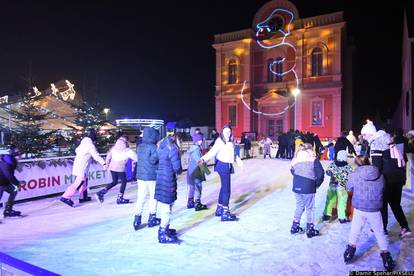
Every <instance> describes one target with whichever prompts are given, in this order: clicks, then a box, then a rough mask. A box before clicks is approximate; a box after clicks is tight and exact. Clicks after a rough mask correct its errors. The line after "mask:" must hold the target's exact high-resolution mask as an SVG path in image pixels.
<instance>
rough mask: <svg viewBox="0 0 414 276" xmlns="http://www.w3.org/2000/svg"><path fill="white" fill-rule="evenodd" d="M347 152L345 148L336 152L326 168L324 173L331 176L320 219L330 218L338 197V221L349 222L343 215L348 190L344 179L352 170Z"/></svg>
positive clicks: (346, 178)
mask: <svg viewBox="0 0 414 276" xmlns="http://www.w3.org/2000/svg"><path fill="white" fill-rule="evenodd" d="M347 160H348V153H347V152H346V151H345V150H341V151H339V152H338V154H337V156H336V161H335V162H333V163H331V164H330V165H329V166H328V168H327V169H326V174H327V175H329V176H330V177H331V181H330V182H329V188H328V192H327V195H326V203H325V211H324V212H323V218H322V220H324V221H327V220H330V219H331V216H332V209H333V208H334V207H335V204H336V201H337V199H338V207H337V210H338V219H339V222H340V223H347V222H349V220H348V218H347V217H346V215H345V210H346V203H347V199H348V191H347V190H346V181H347V180H348V175H349V174H350V173H351V172H352V167H351V166H350V165H349V164H348V162H347Z"/></svg>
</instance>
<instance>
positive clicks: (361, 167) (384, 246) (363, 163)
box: [344, 157, 395, 271]
mask: <svg viewBox="0 0 414 276" xmlns="http://www.w3.org/2000/svg"><path fill="white" fill-rule="evenodd" d="M355 163H356V164H357V165H358V167H357V168H356V169H355V171H354V172H352V173H350V174H349V176H348V182H347V183H346V187H347V189H348V191H351V192H353V196H352V206H354V208H355V209H354V214H353V218H352V224H351V232H350V234H349V244H348V245H347V248H346V250H345V253H344V261H345V263H350V262H351V260H352V258H353V257H354V255H355V251H356V244H357V239H358V236H359V233H360V232H361V229H362V227H363V226H364V223H365V221H368V223H369V224H370V227H371V229H372V231H373V232H374V234H375V238H376V239H377V242H378V246H379V248H380V250H381V257H382V260H383V264H384V267H385V269H387V270H388V271H390V270H392V269H393V268H394V267H395V263H394V261H393V260H392V257H391V254H390V252H389V251H388V240H387V237H386V235H385V233H384V231H383V223H382V217H381V209H382V205H383V198H384V189H385V179H384V176H383V175H382V174H381V172H380V171H379V169H378V167H376V166H372V165H370V162H369V159H368V157H356V158H355Z"/></svg>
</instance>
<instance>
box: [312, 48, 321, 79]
mask: <svg viewBox="0 0 414 276" xmlns="http://www.w3.org/2000/svg"><path fill="white" fill-rule="evenodd" d="M322 62H323V52H322V49H321V48H319V47H317V48H314V49H313V50H312V77H315V76H322V69H323V64H322Z"/></svg>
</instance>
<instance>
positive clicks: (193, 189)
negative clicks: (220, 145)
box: [187, 133, 207, 211]
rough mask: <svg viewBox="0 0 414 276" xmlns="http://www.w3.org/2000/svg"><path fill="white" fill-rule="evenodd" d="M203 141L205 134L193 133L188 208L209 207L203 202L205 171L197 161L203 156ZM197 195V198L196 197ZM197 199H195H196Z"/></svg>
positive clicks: (188, 181)
mask: <svg viewBox="0 0 414 276" xmlns="http://www.w3.org/2000/svg"><path fill="white" fill-rule="evenodd" d="M202 143H203V135H201V134H197V133H195V134H194V135H193V145H191V147H190V148H189V149H188V151H187V153H188V169H187V185H188V202H187V208H188V209H191V208H195V210H196V211H201V210H205V209H207V205H204V204H202V203H201V192H202V189H203V186H202V182H203V181H206V177H205V175H204V172H202V171H201V169H200V167H199V166H198V164H197V162H198V160H200V158H201V150H202V149H201V144H202ZM194 196H195V198H194ZM194 199H195V200H194Z"/></svg>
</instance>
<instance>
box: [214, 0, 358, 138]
mask: <svg viewBox="0 0 414 276" xmlns="http://www.w3.org/2000/svg"><path fill="white" fill-rule="evenodd" d="M346 45H347V43H346V23H345V22H344V20H343V13H342V12H337V13H332V14H326V15H320V16H315V17H311V18H303V19H302V18H300V16H299V12H298V10H297V8H296V7H295V6H294V5H293V4H292V3H291V2H289V1H284V0H274V1H270V2H268V3H267V4H265V5H264V6H262V7H261V8H260V9H259V11H257V13H256V15H255V17H254V19H253V24H252V27H251V28H249V29H244V30H241V31H236V32H231V33H225V34H218V35H215V40H214V44H213V47H214V49H215V50H216V91H215V98H216V127H217V129H221V128H222V127H223V125H224V124H228V123H229V124H231V125H232V128H233V131H234V133H235V136H236V137H240V136H241V134H242V132H256V133H257V134H258V135H259V136H264V135H269V136H270V137H274V136H276V135H277V134H278V133H279V132H286V131H288V130H289V129H299V130H301V131H310V132H314V133H317V134H318V135H319V136H320V137H337V136H339V134H340V132H341V130H342V129H345V128H348V129H349V128H350V124H351V121H352V117H351V116H352V104H351V102H352V101H351V97H352V95H351V94H352V91H351V89H350V86H348V87H346V86H347V83H349V80H348V81H347V80H345V77H344V72H345V71H346V70H347V69H346V68H347V66H346V64H345V62H344V60H345V59H346V55H347V46H346ZM243 85H244V89H243ZM295 89H299V91H300V93H299V95H298V96H297V97H296V100H295V97H294V96H293V94H292V92H293V91H294V90H295Z"/></svg>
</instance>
